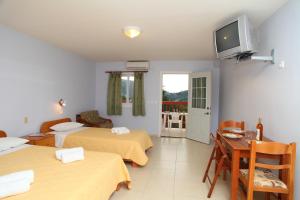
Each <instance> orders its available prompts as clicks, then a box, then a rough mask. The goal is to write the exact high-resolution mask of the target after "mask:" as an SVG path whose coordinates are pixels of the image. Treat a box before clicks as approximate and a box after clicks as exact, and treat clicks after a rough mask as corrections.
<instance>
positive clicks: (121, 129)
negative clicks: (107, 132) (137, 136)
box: [111, 127, 130, 135]
mask: <svg viewBox="0 0 300 200" xmlns="http://www.w3.org/2000/svg"><path fill="white" fill-rule="evenodd" d="M111 132H112V133H115V134H117V135H121V134H127V133H130V130H129V129H128V128H127V127H114V128H112V129H111Z"/></svg>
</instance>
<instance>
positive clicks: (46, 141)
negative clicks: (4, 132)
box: [22, 134, 55, 147]
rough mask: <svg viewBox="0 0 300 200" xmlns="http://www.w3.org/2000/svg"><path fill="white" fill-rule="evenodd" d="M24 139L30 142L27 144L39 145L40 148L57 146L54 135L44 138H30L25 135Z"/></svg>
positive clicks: (47, 135)
mask: <svg viewBox="0 0 300 200" xmlns="http://www.w3.org/2000/svg"><path fill="white" fill-rule="evenodd" d="M22 138H24V139H27V140H29V142H27V144H32V145H39V146H49V147H54V146H55V137H54V135H53V134H46V135H43V136H29V135H25V136H23V137H22Z"/></svg>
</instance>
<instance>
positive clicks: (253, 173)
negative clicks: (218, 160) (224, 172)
mask: <svg viewBox="0 0 300 200" xmlns="http://www.w3.org/2000/svg"><path fill="white" fill-rule="evenodd" d="M257 153H261V154H266V155H268V156H277V157H278V156H281V157H282V158H284V159H283V163H280V164H275V165H274V164H273V163H272V164H265V163H262V162H258V161H257V160H256V154H257ZM295 160H296V143H291V144H282V143H278V142H262V143H259V144H257V143H256V141H254V140H253V141H251V152H250V165H249V170H247V169H242V170H240V176H239V178H240V182H241V183H242V185H243V186H244V188H245V189H246V190H247V192H246V193H247V200H252V199H253V192H254V191H259V192H265V193H266V194H265V197H266V199H270V194H271V193H277V194H284V195H287V199H288V200H293V199H294V173H295ZM256 168H259V169H256ZM263 169H264V170H263ZM274 170H278V171H279V172H280V173H279V174H282V175H283V174H284V175H285V176H287V179H286V180H287V182H283V181H282V180H281V179H280V178H278V176H276V175H275V174H274V173H273V172H272V171H274ZM242 194H244V193H243V192H242ZM243 197H244V198H245V196H244V195H243Z"/></svg>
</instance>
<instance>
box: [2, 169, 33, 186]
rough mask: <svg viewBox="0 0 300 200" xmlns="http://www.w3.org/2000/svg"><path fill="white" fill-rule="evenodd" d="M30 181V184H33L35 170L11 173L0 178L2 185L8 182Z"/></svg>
mask: <svg viewBox="0 0 300 200" xmlns="http://www.w3.org/2000/svg"><path fill="white" fill-rule="evenodd" d="M24 179H25V180H28V182H29V183H33V180H34V173H33V170H24V171H19V172H14V173H10V174H7V175H4V176H0V184H2V183H3V184H5V183H7V182H12V181H18V180H24Z"/></svg>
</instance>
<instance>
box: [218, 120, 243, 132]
mask: <svg viewBox="0 0 300 200" xmlns="http://www.w3.org/2000/svg"><path fill="white" fill-rule="evenodd" d="M228 128H239V129H241V130H243V131H244V130H245V122H244V121H241V122H237V121H233V120H228V121H222V122H221V123H220V124H219V130H221V131H224V130H226V129H228Z"/></svg>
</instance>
